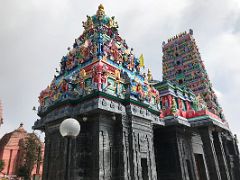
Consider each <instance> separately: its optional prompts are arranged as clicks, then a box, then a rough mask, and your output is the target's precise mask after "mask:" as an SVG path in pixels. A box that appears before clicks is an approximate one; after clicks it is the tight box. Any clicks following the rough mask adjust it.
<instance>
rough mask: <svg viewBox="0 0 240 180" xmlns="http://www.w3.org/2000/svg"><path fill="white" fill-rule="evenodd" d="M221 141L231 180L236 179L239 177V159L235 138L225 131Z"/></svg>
mask: <svg viewBox="0 0 240 180" xmlns="http://www.w3.org/2000/svg"><path fill="white" fill-rule="evenodd" d="M222 142H223V147H224V150H225V153H226V161H227V164H228V169H229V174H230V177H231V180H238V179H240V159H239V151H238V147H237V143H236V140H235V138H233V136H232V135H231V134H230V133H229V132H225V133H223V134H222Z"/></svg>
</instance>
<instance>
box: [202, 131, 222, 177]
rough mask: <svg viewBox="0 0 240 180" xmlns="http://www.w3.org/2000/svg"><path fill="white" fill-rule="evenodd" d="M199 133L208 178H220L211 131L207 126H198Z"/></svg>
mask: <svg viewBox="0 0 240 180" xmlns="http://www.w3.org/2000/svg"><path fill="white" fill-rule="evenodd" d="M199 133H200V135H201V139H202V142H203V148H204V153H205V156H206V162H207V167H208V172H209V176H210V179H213V180H221V175H220V168H219V164H218V160H217V155H216V151H215V148H214V143H213V136H212V131H211V130H210V128H209V127H202V128H199Z"/></svg>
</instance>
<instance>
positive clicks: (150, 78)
mask: <svg viewBox="0 0 240 180" xmlns="http://www.w3.org/2000/svg"><path fill="white" fill-rule="evenodd" d="M147 77H148V81H151V80H153V77H152V72H151V70H150V69H148V73H147Z"/></svg>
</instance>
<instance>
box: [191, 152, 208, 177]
mask: <svg viewBox="0 0 240 180" xmlns="http://www.w3.org/2000/svg"><path fill="white" fill-rule="evenodd" d="M194 157H195V161H196V166H197V174H198V177H199V180H206V179H207V175H206V168H205V165H204V160H203V155H202V154H194Z"/></svg>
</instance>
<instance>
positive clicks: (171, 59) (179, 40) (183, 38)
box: [162, 29, 224, 119]
mask: <svg viewBox="0 0 240 180" xmlns="http://www.w3.org/2000/svg"><path fill="white" fill-rule="evenodd" d="M162 49H163V61H162V67H163V80H169V81H171V82H173V83H177V84H179V85H180V86H186V87H188V88H190V89H191V90H192V91H193V92H194V93H195V94H196V95H197V96H198V95H199V96H201V98H203V100H204V101H205V102H206V103H207V108H208V109H209V110H210V111H211V112H213V113H214V114H217V115H218V116H220V117H221V118H222V119H223V118H224V117H223V113H222V108H221V107H220V105H219V103H218V101H217V96H216V94H215V93H214V91H213V88H212V84H211V83H210V80H209V78H208V75H207V72H206V69H205V66H204V64H203V61H202V59H201V56H200V53H199V50H198V47H197V45H196V42H195V39H194V38H193V31H192V30H191V29H190V30H189V32H188V33H186V32H184V33H180V34H178V35H176V36H174V37H173V38H170V39H168V42H167V43H165V42H163V48H162Z"/></svg>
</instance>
